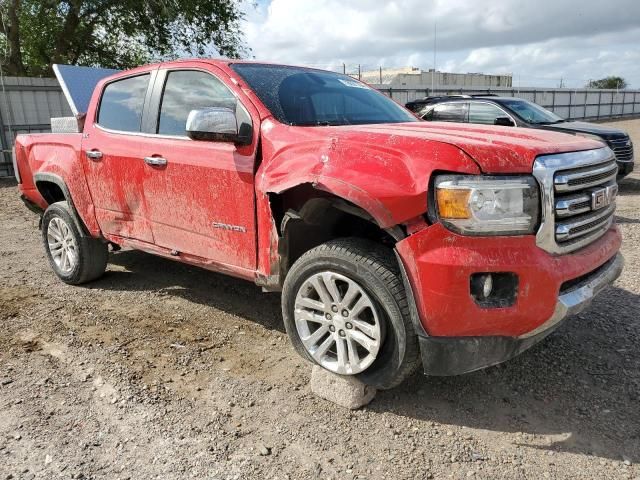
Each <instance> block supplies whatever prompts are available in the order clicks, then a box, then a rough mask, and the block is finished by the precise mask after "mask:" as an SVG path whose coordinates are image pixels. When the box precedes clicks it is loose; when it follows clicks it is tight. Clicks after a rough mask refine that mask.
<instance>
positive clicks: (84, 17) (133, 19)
mask: <svg viewBox="0 0 640 480" xmlns="http://www.w3.org/2000/svg"><path fill="white" fill-rule="evenodd" d="M242 16H243V15H242V12H241V11H240V9H239V6H238V1H237V0H60V1H59V0H0V63H1V64H2V67H3V69H4V71H5V72H4V73H5V74H6V75H34V76H37V75H50V74H51V66H52V65H53V64H54V63H63V64H72V65H86V66H103V67H112V68H130V67H133V66H136V65H140V64H142V63H148V62H150V61H153V60H163V59H169V58H175V57H177V56H203V55H205V54H207V53H208V52H210V51H211V49H215V50H217V52H218V53H219V54H220V55H223V56H227V57H232V58H237V57H240V56H242V55H244V54H246V53H247V51H246V48H245V46H244V44H243V41H242V35H241V31H240V23H241V20H242Z"/></svg>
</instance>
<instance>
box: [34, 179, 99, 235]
mask: <svg viewBox="0 0 640 480" xmlns="http://www.w3.org/2000/svg"><path fill="white" fill-rule="evenodd" d="M33 182H34V183H35V186H36V189H38V192H40V188H39V187H38V183H39V182H50V183H53V184H55V185H57V186H58V187H60V190H62V194H63V195H64V199H65V200H66V202H67V203H68V204H69V208H70V209H71V217H72V218H73V220H74V221H75V223H76V227H77V228H78V231H79V232H80V235H82V236H83V237H90V236H91V235H90V234H89V230H88V229H87V227H86V225H85V224H84V221H83V220H82V218H81V217H80V214H79V213H78V210H77V209H76V206H75V205H74V203H73V198H72V197H71V193H70V192H69V188H68V187H67V184H66V183H65V181H64V180H63V179H62V178H61V177H59V176H58V175H55V174H53V173H46V172H38V173H35V174H34V175H33ZM40 194H42V192H40ZM45 200H46V199H45Z"/></svg>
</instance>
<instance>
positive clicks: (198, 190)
mask: <svg viewBox="0 0 640 480" xmlns="http://www.w3.org/2000/svg"><path fill="white" fill-rule="evenodd" d="M202 68H203V69H195V68H194V69H184V68H182V69H176V70H171V69H169V70H159V72H158V76H157V79H156V82H155V84H156V87H154V94H153V97H154V98H155V97H157V99H156V100H151V104H152V105H156V107H155V108H156V109H157V112H158V114H157V117H153V119H152V120H153V121H150V122H149V124H148V128H149V129H150V130H151V131H148V132H147V135H145V136H144V137H142V138H140V141H139V143H138V146H137V151H139V152H142V155H143V157H144V159H145V160H144V161H145V162H146V163H144V169H145V173H144V177H145V178H146V180H145V183H144V184H143V188H144V190H145V191H144V196H145V203H146V205H145V207H146V209H147V213H146V216H147V219H148V220H149V222H150V224H151V228H152V231H153V237H154V241H155V243H156V244H157V245H159V246H161V247H164V248H167V249H170V250H174V251H175V252H176V253H178V252H179V253H180V254H183V253H184V254H188V255H194V256H197V257H201V258H203V259H207V260H208V261H210V262H211V263H212V266H213V267H214V268H216V267H217V268H220V269H224V267H225V266H230V267H234V269H235V270H238V269H239V270H246V271H247V272H253V271H254V270H255V268H256V222H255V190H254V162H255V145H248V146H242V147H240V146H236V145H235V144H234V143H231V142H213V141H196V140H191V139H190V138H188V137H187V135H186V130H185V127H186V121H187V117H188V115H189V112H190V111H191V110H192V109H196V108H205V107H220V106H222V107H229V108H233V109H236V108H237V109H241V108H243V107H242V105H241V104H240V103H239V101H238V99H237V97H236V96H235V95H234V94H233V93H232V92H231V90H230V89H229V88H228V87H227V86H226V85H225V84H224V83H223V82H222V81H221V80H220V79H219V78H218V77H216V76H215V75H213V73H211V72H209V71H205V70H204V68H206V67H202ZM152 108H153V107H152ZM243 111H244V112H245V113H246V111H245V110H243ZM150 120H151V119H150Z"/></svg>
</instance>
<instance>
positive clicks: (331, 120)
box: [231, 63, 418, 126]
mask: <svg viewBox="0 0 640 480" xmlns="http://www.w3.org/2000/svg"><path fill="white" fill-rule="evenodd" d="M231 68H232V69H233V70H234V71H235V72H237V73H238V75H240V76H241V77H242V78H243V79H244V81H245V82H247V84H249V86H250V87H251V89H252V90H253V91H254V92H255V94H256V95H257V96H258V98H260V100H261V101H262V103H264V105H265V106H266V107H267V108H268V109H269V111H271V113H272V114H273V116H274V117H275V118H277V119H278V120H279V121H280V122H282V123H285V124H288V125H298V126H328V125H363V124H372V123H401V122H417V121H418V119H417V118H415V117H414V116H413V115H411V114H410V113H409V112H408V111H407V110H405V109H404V108H402V107H401V106H400V105H398V104H397V103H395V102H394V101H393V100H391V99H389V98H388V97H386V96H384V95H383V94H381V93H379V92H378V91H376V90H374V89H372V88H369V87H367V86H366V85H364V84H363V83H360V82H358V81H357V80H354V79H353V78H351V77H349V76H347V75H342V74H338V73H332V72H325V71H322V70H313V69H310V68H302V67H289V66H281V65H266V64H256V63H236V64H232V65H231Z"/></svg>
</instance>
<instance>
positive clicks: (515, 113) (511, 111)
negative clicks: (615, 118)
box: [417, 96, 633, 179]
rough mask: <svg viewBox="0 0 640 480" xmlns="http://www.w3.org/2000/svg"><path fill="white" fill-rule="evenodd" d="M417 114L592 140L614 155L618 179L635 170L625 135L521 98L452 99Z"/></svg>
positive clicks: (421, 116)
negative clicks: (572, 118)
mask: <svg viewBox="0 0 640 480" xmlns="http://www.w3.org/2000/svg"><path fill="white" fill-rule="evenodd" d="M417 115H418V116H419V117H420V118H422V119H423V120H427V121H434V122H435V121H438V122H457V123H478V124H485V125H503V126H511V127H524V128H540V129H544V130H554V131H557V132H563V133H570V134H573V135H580V136H583V137H588V138H593V139H595V140H599V141H601V142H604V143H605V144H607V145H608V146H609V148H611V150H613V152H614V153H615V155H616V160H617V162H618V167H619V173H618V179H621V178H622V177H624V176H626V175H628V174H629V173H631V172H632V171H633V144H632V143H631V139H630V138H629V135H627V133H626V132H623V131H622V130H618V129H617V128H611V127H608V126H606V125H601V124H596V123H588V122H576V121H573V120H564V119H563V118H561V117H559V116H558V115H556V114H555V113H553V112H550V111H549V110H546V109H544V108H542V107H541V106H540V105H536V104H535V103H532V102H529V101H527V100H523V99H522V98H514V97H493V96H492V97H469V98H459V97H456V98H449V99H447V100H439V101H438V102H437V103H433V104H430V105H427V106H425V107H424V108H423V109H422V110H420V111H419V112H418V113H417Z"/></svg>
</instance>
